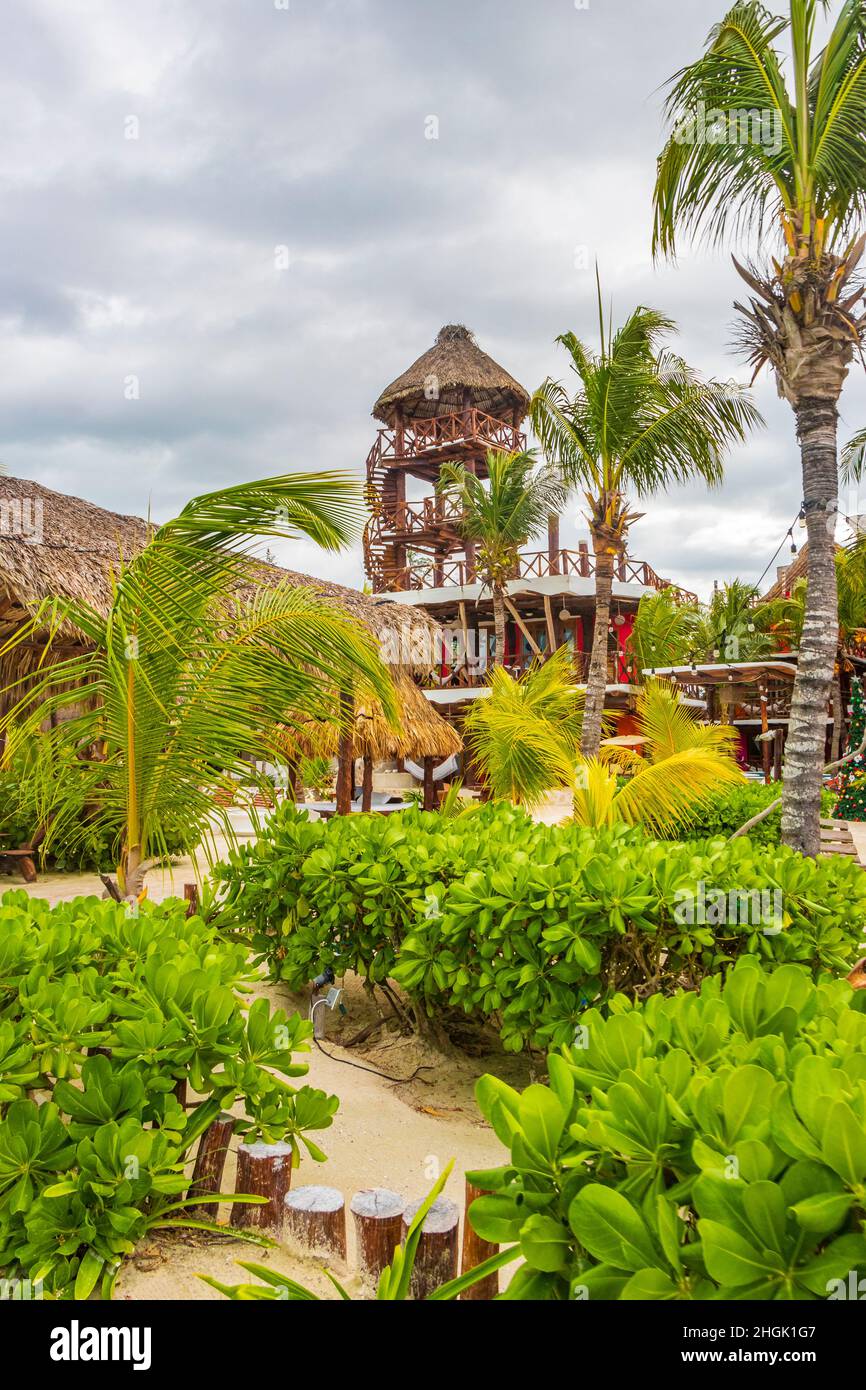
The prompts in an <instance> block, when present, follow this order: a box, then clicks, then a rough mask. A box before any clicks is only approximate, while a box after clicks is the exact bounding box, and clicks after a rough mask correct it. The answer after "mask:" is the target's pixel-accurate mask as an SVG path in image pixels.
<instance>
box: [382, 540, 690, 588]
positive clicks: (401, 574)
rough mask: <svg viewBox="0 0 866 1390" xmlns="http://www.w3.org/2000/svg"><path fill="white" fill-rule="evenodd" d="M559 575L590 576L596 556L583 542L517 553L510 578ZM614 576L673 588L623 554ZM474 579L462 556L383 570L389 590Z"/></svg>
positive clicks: (443, 585)
mask: <svg viewBox="0 0 866 1390" xmlns="http://www.w3.org/2000/svg"><path fill="white" fill-rule="evenodd" d="M556 575H560V576H563V577H569V576H571V575H575V576H577V577H578V578H581V579H592V578H594V576H595V556H594V554H593V553H592V552H591V551H590V549H589V546H588V545H587V544H586V543H581V545H580V546H579V547H578V549H577V550H558V551H556V552H555V554H554V555H552V556H551V555H550V553H549V552H548V551H546V550H539V551H534V552H530V553H528V554H524V555H521V556H520V560H519V564H518V565H517V567H516V568H515V571H514V574H513V578H514V579H524V580H528V581H532V580H533V579H549V578H551V577H553V576H556ZM615 577H616V579H617V580H618V581H619V582H620V583H622V584H640V585H642V586H643V588H645V589H655V590H657V591H660V590H662V589H676V586H675V585H673V584H671V583H670V581H669V580H667V579H662V578H661V577H660V576H659V575H657V574H656V572H655V570H654V569H653V568H652V566H651V565H648V564H647V563H646V561H645V560H632V559H631V558H630V557H629V556H625V557H624V558H623V559H622V560H621V561H620V563H619V565H618V566H617V570H616V575H615ZM477 582H478V581H477V578H476V576H475V574H474V573H473V571H472V569H471V567H470V566H469V565H468V564H467V562H466V560H465V559H442V560H439V559H436V558H434V557H433V556H431V557H430V559H429V562H428V561H427V560H425V559H424V558H419V557H415V559H414V561H413V563H412V564H408V565H406V566H405V567H404V568H402V569H394V570H390V571H387V572H386V575H385V587H386V589H387V590H388V591H390V592H394V591H400V592H405V591H407V590H414V591H416V592H418V591H420V590H422V589H431V588H437V589H438V588H448V587H450V586H452V585H460V586H464V585H467V584H475V583H477ZM676 592H677V593H678V594H679V596H680V599H681V600H694V599H695V595H694V594H690V593H687V592H686V591H685V590H682V589H676Z"/></svg>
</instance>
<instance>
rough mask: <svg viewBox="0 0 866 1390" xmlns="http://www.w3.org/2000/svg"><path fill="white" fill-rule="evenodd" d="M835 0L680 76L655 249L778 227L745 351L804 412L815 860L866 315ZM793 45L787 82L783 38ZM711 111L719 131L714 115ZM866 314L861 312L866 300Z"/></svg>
mask: <svg viewBox="0 0 866 1390" xmlns="http://www.w3.org/2000/svg"><path fill="white" fill-rule="evenodd" d="M828 8H829V5H828V3H827V0H789V7H788V13H787V14H786V15H783V16H778V15H773V14H771V13H770V12H769V11H768V10H766V9H765V8H764V6H763V5H762V4H760V3H758V0H742V2H741V3H739V4H736V5H734V7H733V8H732V9H731V10H729V12H728V14H727V15H726V16H725V18H724V19H723V20H722V21H721V23H720V24H718V25H716V26H715V28H714V29H713V30H712V32H711V34H710V36H709V39H708V42H707V47H706V50H705V52H704V54H703V55H702V56H701V57H700V58H699V59H698V60H697V62H695V63H693V64H692V65H691V66H689V67H687V68H684V69H683V70H682V71H681V72H679V73H678V74H677V75H676V77H674V79H673V80H672V85H671V92H670V95H669V98H668V103H667V113H668V118H669V121H670V125H671V135H670V138H669V140H668V143H667V144H666V146H665V148H664V150H663V152H662V155H661V157H660V159H659V166H658V175H657V181H656V188H655V200H654V201H655V228H654V235H653V246H654V251H655V253H656V254H657V255H658V254H664V255H668V256H673V255H674V253H675V249H676V234H677V232H678V231H679V230H683V231H685V232H688V233H695V232H697V231H698V230H700V229H703V230H704V231H705V233H706V234H707V235H708V236H709V238H710V239H711V240H712V241H714V242H716V243H719V242H721V241H723V240H724V238H725V236H726V234H727V233H728V231H729V230H730V231H732V232H733V233H734V234H735V235H736V234H738V233H740V232H752V233H754V234H756V235H757V236H758V237H759V238H760V237H761V236H762V234H763V233H764V231H765V230H766V229H767V228H768V227H769V226H772V225H775V226H777V227H778V228H779V229H780V231H781V237H780V240H779V259H776V258H770V262H769V264H766V263H762V264H761V265H760V266H755V265H753V266H751V267H750V268H746V267H745V266H742V265H740V264H739V263H738V262H737V261H735V262H734V264H735V265H736V266H737V270H738V271H739V273H740V275H741V276H742V278H743V279H744V281H745V282H746V284H747V285H748V287H749V289H750V291H751V295H750V299H749V305H748V307H746V306H744V305H741V304H738V305H737V308H738V310H739V311H740V313H741V315H742V319H741V328H742V335H741V336H742V340H743V344H744V346H745V348H746V350H747V352H748V356H749V359H750V361H751V363H752V365H753V367H754V370H755V374H756V375H757V373H758V372H759V371H760V370H761V368H762V367H763V366H764V365H769V366H771V367H772V369H773V370H774V372H775V374H776V383H777V386H778V389H779V393H780V395H782V396H783V397H784V398H785V399H786V400H787V401H788V402H789V403H790V405H791V407H792V408H793V410H794V415H795V418H796V422H797V436H798V439H799V441H800V451H801V460H802V473H803V498H804V501H803V513H804V516H805V521H806V526H807V529H808V536H809V565H808V590H807V610H806V618H805V624H804V630H803V641H802V646H801V650H800V659H799V664H798V670H797V680H796V685H795V687H794V697H793V705H792V710H791V725H790V731H789V736H788V741H787V746H786V756H785V793H784V811H783V817H782V828H783V837H784V840H785V842H786V843H787V844H789V845H792V846H794V847H795V848H798V849H800V850H801V851H802V852H803V853H805V854H809V855H815V854H817V853H818V848H819V843H820V809H821V775H822V770H823V763H824V730H825V724H824V720H825V716H826V710H827V701H828V698H829V696H830V687H831V683H832V680H833V668H834V663H835V659H836V631H835V628H836V621H835V619H836V570H835V565H834V563H833V557H834V532H835V522H836V516H837V509H838V468H837V406H838V401H839V397H840V394H841V391H842V387H843V385H844V382H845V378H846V376H847V374H848V368H849V365H850V363H851V360H852V357H853V355H854V353H855V352H856V351H857V349H858V346H859V345H860V344H861V343H862V341H863V336H864V329H866V315H864V314H863V313H862V312H859V311H858V309H857V306H858V302H859V301H860V299H861V295H862V292H863V291H862V286H861V285H860V284H859V283H852V278H853V277H854V275H855V272H856V269H857V266H858V263H859V261H860V258H861V256H862V254H863V251H864V248H866V235H861V234H860V231H859V228H860V227H861V226H862V223H863V216H864V213H866V139H864V130H866V6H864V4H863V0H844V3H843V4H842V5H841V7H840V9H839V13H838V16H837V18H836V21H835V24H834V25H833V27H832V31H831V33H830V37H829V38H828V40H827V43H826V45H825V46H824V48H823V49H820V51H816V50H817V44H816V37H815V29H816V23H817V20H818V18H819V14H820V12H821V11H824V12H826V11H827V10H828ZM783 39H784V40H785V41H786V42H787V43H788V44H789V45H790V49H791V58H792V62H791V67H790V81H786V78H785V75H784V72H783V60H784V57H785V55H784V53H783V52H782V50H781V47H780V41H781V40H783ZM707 113H709V118H710V119H709V124H707V119H708V118H707ZM861 308H862V306H861Z"/></svg>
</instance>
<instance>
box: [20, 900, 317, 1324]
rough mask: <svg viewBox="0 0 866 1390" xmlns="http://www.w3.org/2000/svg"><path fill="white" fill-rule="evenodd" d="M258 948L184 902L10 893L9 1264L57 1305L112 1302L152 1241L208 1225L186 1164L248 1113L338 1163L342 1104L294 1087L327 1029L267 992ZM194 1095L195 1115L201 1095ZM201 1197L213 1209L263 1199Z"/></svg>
mask: <svg viewBox="0 0 866 1390" xmlns="http://www.w3.org/2000/svg"><path fill="white" fill-rule="evenodd" d="M254 978H255V976H254V973H253V972H252V971H251V970H250V967H249V964H248V960H247V952H246V951H245V950H244V949H243V947H241V946H239V945H236V944H233V943H231V942H229V941H226V940H225V939H224V938H221V937H220V936H219V935H218V934H217V933H216V931H215V930H214V928H213V927H209V926H207V925H206V924H205V923H204V922H203V921H202V920H201V918H198V917H192V918H187V916H186V913H185V904H182V903H178V902H169V903H165V904H162V905H161V906H159V907H153V906H151V905H150V904H148V903H144V904H143V905H142V906H141V908H140V909H139V910H137V911H134V912H131V911H129V910H128V909H127V905H126V904H123V905H121V904H118V903H114V902H111V901H105V902H101V901H99V900H98V899H97V898H78V899H76V900H75V901H74V902H72V903H62V904H60V905H59V906H57V907H54V908H50V907H49V906H48V904H47V903H45V902H41V901H39V900H37V899H34V898H31V897H29V896H28V894H27V893H25V892H23V891H22V890H15V891H12V892H8V893H6V894H4V896H3V898H2V900H0V1269H3V1270H5V1272H6V1275H7V1277H9V1278H19V1279H24V1280H30V1281H31V1284H33V1285H39V1286H41V1288H42V1289H43V1290H44V1293H45V1296H47V1297H53V1298H77V1299H84V1298H87V1297H88V1296H89V1295H90V1294H91V1293H92V1292H93V1291H94V1290H96V1291H98V1292H101V1294H102V1296H103V1297H110V1296H111V1293H112V1291H113V1288H114V1284H115V1281H116V1279H117V1275H118V1272H119V1270H120V1267H121V1264H122V1261H123V1259H124V1258H125V1257H126V1256H128V1255H129V1254H131V1253H132V1251H133V1250H134V1248H135V1246H136V1245H137V1243H138V1242H139V1241H141V1240H142V1239H143V1238H144V1237H145V1236H146V1235H148V1234H149V1233H151V1232H155V1231H159V1230H168V1229H177V1228H181V1227H188V1228H192V1229H201V1230H208V1229H215V1230H220V1231H222V1232H223V1233H224V1232H225V1227H217V1226H216V1225H215V1223H214V1222H208V1221H203V1220H201V1219H200V1218H197V1217H194V1216H193V1215H192V1214H191V1213H190V1212H189V1210H188V1205H187V1202H186V1200H185V1198H184V1194H185V1193H187V1190H188V1188H189V1177H188V1175H186V1173H185V1167H184V1165H185V1163H186V1161H187V1159H188V1158H189V1157H191V1156H192V1154H193V1152H194V1147H195V1145H196V1143H197V1142H198V1140H199V1139H200V1137H201V1136H202V1135H203V1134H204V1133H205V1131H206V1130H207V1129H208V1127H209V1125H210V1124H211V1123H212V1122H213V1121H214V1120H215V1119H216V1117H217V1116H218V1115H219V1113H220V1112H221V1111H227V1110H231V1109H232V1107H235V1106H237V1105H238V1104H240V1113H238V1115H237V1119H236V1121H235V1125H234V1129H235V1132H236V1133H238V1134H241V1135H243V1136H244V1137H245V1138H246V1139H247V1140H248V1141H253V1140H256V1139H262V1140H264V1141H266V1142H274V1141H279V1142H286V1143H288V1144H290V1146H291V1149H292V1155H293V1158H292V1161H293V1163H295V1164H297V1163H298V1162H299V1161H300V1155H301V1151H302V1149H303V1150H305V1151H306V1152H307V1153H308V1155H309V1156H310V1157H311V1158H312V1159H313V1160H314V1161H315V1162H320V1161H322V1160H323V1159H324V1154H323V1153H322V1151H321V1149H319V1147H318V1146H317V1145H316V1144H315V1143H314V1141H313V1139H312V1138H311V1133H314V1132H315V1131H317V1130H322V1129H326V1128H327V1127H328V1126H329V1125H330V1124H331V1121H332V1117H333V1114H334V1112H335V1110H336V1109H337V1098H336V1096H328V1095H326V1094H325V1092H324V1091H320V1090H316V1089H314V1088H313V1087H309V1086H302V1087H301V1088H300V1089H298V1088H296V1087H295V1086H294V1085H292V1084H291V1082H292V1080H294V1079H296V1078H298V1077H300V1076H302V1075H304V1073H305V1072H306V1071H307V1067H306V1065H305V1064H304V1063H302V1062H298V1061H296V1060H294V1058H293V1054H294V1053H298V1052H306V1051H309V1039H310V1037H311V1035H312V1026H311V1025H310V1024H309V1023H307V1022H304V1021H303V1020H301V1018H300V1017H299V1016H298V1015H297V1014H295V1015H293V1016H292V1017H287V1016H286V1015H285V1014H284V1013H282V1012H281V1011H279V1010H272V1009H271V1007H270V1005H269V1003H268V1001H267V1000H265V999H262V998H259V999H257V1000H256V1001H255V1003H254V1004H252V1006H251V1007H247V1002H246V999H245V996H246V995H248V994H249V991H250V986H251V984H252V981H253V979H254ZM193 1092H194V1093H195V1094H196V1096H197V1097H198V1099H197V1100H196V1102H195V1103H194V1104H188V1103H187V1099H186V1098H187V1095H188V1094H191V1093H193ZM257 1200H259V1199H257V1198H244V1197H243V1196H240V1197H238V1196H233V1195H228V1196H225V1195H222V1194H220V1195H219V1196H210V1197H204V1196H201V1195H197V1196H196V1205H197V1206H201V1205H206V1204H208V1203H210V1204H211V1205H213V1209H214V1216H216V1213H217V1203H218V1202H219V1201H225V1202H232V1201H235V1202H237V1201H241V1202H243V1201H257Z"/></svg>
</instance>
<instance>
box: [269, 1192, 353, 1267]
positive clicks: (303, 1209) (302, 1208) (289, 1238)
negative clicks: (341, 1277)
mask: <svg viewBox="0 0 866 1390" xmlns="http://www.w3.org/2000/svg"><path fill="white" fill-rule="evenodd" d="M283 1207H284V1209H285V1218H284V1224H283V1243H284V1244H288V1243H289V1242H293V1243H294V1244H295V1245H297V1246H299V1247H300V1248H301V1250H302V1251H304V1252H309V1253H310V1254H313V1255H326V1256H333V1255H336V1256H337V1257H338V1259H341V1260H343V1261H345V1259H346V1204H345V1202H344V1201H343V1194H342V1192H338V1191H337V1189H336V1187H299V1188H297V1189H296V1190H295V1191H294V1192H289V1193H287V1195H286V1197H285V1198H284V1200H283Z"/></svg>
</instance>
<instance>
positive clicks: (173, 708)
mask: <svg viewBox="0 0 866 1390" xmlns="http://www.w3.org/2000/svg"><path fill="white" fill-rule="evenodd" d="M359 510H360V491H359V489H358V487H357V485H356V484H355V483H353V482H348V481H346V480H344V479H342V478H339V477H337V476H332V475H315V474H303V475H299V476H297V477H294V476H292V475H286V476H285V477H280V478H271V479H266V480H264V481H261V482H256V483H244V484H241V485H239V486H237V487H233V488H227V489H224V490H222V491H220V492H214V493H210V494H207V495H205V496H202V497H197V498H194V499H193V501H191V502H190V503H189V504H188V505H187V506H186V507H185V508H184V510H183V511H182V512H181V514H180V516H179V517H177V518H176V520H174V521H171V522H169V523H168V524H167V525H166V526H163V527H161V528H160V530H158V531H156V532H155V533H154V535H153V536H152V538H151V540H150V543H149V544H148V545H146V546H145V547H144V549H143V550H142V551H141V552H140V553H139V554H138V555H136V556H135V557H134V558H132V559H131V560H129V561H128V562H126V563H125V564H124V565H123V566H121V568H120V570H119V572H118V573H117V575H116V576H115V582H114V593H113V599H112V605H111V610H110V612H109V614H108V616H107V617H103V616H102V615H101V614H100V613H99V612H97V611H96V610H95V609H94V608H92V607H90V606H88V605H87V604H86V603H84V602H83V601H81V602H72V601H63V602H60V601H48V602H46V603H44V604H42V605H41V606H40V607H39V609H38V611H37V612H35V613H34V614H33V615H32V617H31V618H30V619H29V620H28V621H27V622H25V623H23V624H22V625H21V626H20V627H19V628H18V630H17V631H16V633H15V634H14V636H12V637H11V638H10V639H9V640H8V642H7V643H6V645H5V647H4V648H3V649H2V651H0V657H2V656H4V655H8V654H9V653H10V652H11V651H13V650H14V649H15V648H16V647H18V646H20V645H21V644H22V643H27V642H31V641H34V640H39V641H44V640H46V633H47V658H46V661H45V662H44V663H43V664H42V665H41V667H40V670H39V673H38V676H37V678H36V679H35V680H32V679H30V680H26V681H22V682H19V683H18V684H17V685H13V686H12V687H10V688H9V689H7V690H6V691H5V692H4V695H5V700H6V705H7V712H6V713H5V714H4V715H3V716H2V717H0V736H2V735H5V738H6V746H5V752H4V762H5V763H6V764H7V765H10V764H14V762H15V759H16V758H17V757H18V756H19V750H21V749H24V750H25V751H24V754H23V756H27V749H28V747H30V748H32V747H33V746H34V744H35V743H36V741H37V740H41V746H42V747H43V748H44V749H46V754H45V756H43V757H41V758H40V759H39V761H38V762H35V763H33V764H31V767H30V770H29V771H30V775H29V781H30V784H31V785H30V789H29V791H28V795H30V796H33V797H34V798H35V799H36V800H37V801H38V803H39V805H40V808H41V814H42V816H43V817H44V821H43V824H44V825H45V826H46V827H47V835H46V839H45V844H46V847H48V848H50V846H51V844H52V842H53V841H60V840H61V838H62V841H63V843H64V844H65V845H67V846H69V847H71V850H72V852H73V853H74V852H76V851H77V850H78V848H79V846H80V845H82V844H87V843H89V842H90V841H91V840H92V838H93V836H94V835H97V836H102V837H106V836H107V837H108V838H109V840H110V841H111V843H112V847H113V848H114V849H115V850H116V854H117V859H116V865H117V883H116V885H114V886H113V889H112V891H113V892H114V893H115V895H116V896H118V897H120V896H128V897H137V896H138V895H139V894H140V892H141V890H142V886H143V883H144V877H145V874H146V872H147V870H148V868H149V867H150V866H151V865H153V864H154V863H159V862H163V863H164V862H165V861H166V860H167V859H168V858H169V857H170V854H171V851H172V848H173V845H176V844H177V842H180V843H181V844H182V845H183V846H184V847H186V848H190V849H191V848H193V847H195V846H196V845H198V844H199V843H200V842H201V841H202V840H203V839H204V838H205V836H206V834H207V833H208V831H209V830H210V829H212V828H213V826H214V825H218V826H220V827H221V828H222V829H223V830H224V831H225V833H227V834H231V824H230V821H229V819H228V814H227V810H226V809H225V807H226V805H227V804H228V803H230V802H231V800H232V798H233V796H234V793H235V791H236V790H237V786H238V784H239V783H250V782H251V781H253V780H254V776H255V774H254V771H253V761H254V760H259V761H262V762H266V761H269V760H273V761H280V760H281V739H282V738H284V737H285V729H286V728H287V727H289V728H291V727H292V726H293V724H295V725H296V724H299V723H300V722H303V721H305V720H307V719H318V720H328V721H331V722H332V723H338V722H339V720H340V700H339V694H340V691H342V690H345V689H354V690H355V691H360V692H362V693H363V692H365V691H366V692H368V693H369V694H371V695H373V696H374V697H375V698H377V699H378V700H379V701H380V702H381V705H382V708H383V710H384V712H385V715H386V717H391V718H396V705H395V698H394V692H393V685H392V682H391V679H390V677H389V675H388V673H387V670H386V668H385V667H384V666H383V664H382V662H381V660H380V658H379V655H378V652H377V650H376V647H375V643H374V640H373V637H372V635H371V634H370V633H369V632H367V631H366V630H365V629H362V628H359V626H358V625H357V623H353V622H352V620H351V619H350V617H349V616H348V615H347V614H346V613H344V612H342V611H340V610H338V609H335V608H334V607H333V606H331V605H329V604H328V603H326V602H325V601H324V600H323V599H321V598H320V597H318V596H317V595H315V594H314V593H312V592H311V591H309V590H306V589H302V588H296V587H293V586H292V585H291V584H288V583H285V582H282V583H274V584H270V583H267V582H265V583H263V582H262V579H263V576H262V567H261V564H256V562H255V560H254V559H253V558H252V557H251V555H250V550H249V547H250V542H251V540H252V538H253V537H260V536H293V535H295V536H296V535H306V536H309V537H311V538H312V539H313V540H315V541H316V542H318V543H319V544H320V545H322V546H323V547H325V548H326V549H329V550H337V549H339V548H340V547H341V546H343V545H345V544H347V543H348V541H349V540H350V539H351V537H352V536H353V535H354V533H355V529H356V524H357V520H358V517H359ZM65 621H71V622H72V623H73V624H74V626H75V627H76V628H77V629H78V630H79V631H80V632H81V633H82V634H83V637H84V639H85V641H86V643H87V646H86V648H85V649H84V650H83V651H81V652H80V653H78V654H75V655H71V656H69V655H66V656H64V655H63V654H59V655H58V657H57V659H55V660H51V657H52V656H53V651H52V647H53V643H54V640H55V638H57V639H58V641H59V634H60V629H61V624H62V623H63V622H65ZM71 689H72V690H74V695H71V693H70V691H71ZM54 716H59V717H57V718H53V717H54ZM46 721H47V722H48V723H49V724H50V726H51V727H49V728H48V729H46V727H45V726H46ZM58 766H63V767H64V769H65V772H66V774H67V775H65V776H63V777H58V776H57V774H56V769H57V767H58ZM82 806H86V807H87V808H88V814H87V815H86V816H82V815H81V808H82Z"/></svg>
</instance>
